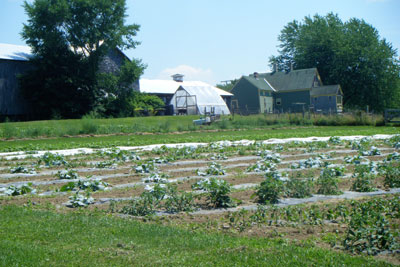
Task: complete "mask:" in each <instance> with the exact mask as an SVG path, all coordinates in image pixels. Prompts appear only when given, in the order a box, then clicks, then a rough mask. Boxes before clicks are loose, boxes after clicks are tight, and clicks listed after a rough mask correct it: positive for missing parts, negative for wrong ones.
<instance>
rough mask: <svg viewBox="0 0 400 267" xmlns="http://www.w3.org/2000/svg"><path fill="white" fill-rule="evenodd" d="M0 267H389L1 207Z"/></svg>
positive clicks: (281, 245)
mask: <svg viewBox="0 0 400 267" xmlns="http://www.w3.org/2000/svg"><path fill="white" fill-rule="evenodd" d="M0 265H1V266H132V265H135V266H158V265H161V266H165V265H168V266H343V265H345V266H385V265H387V264H385V263H383V262H379V261H376V260H375V259H373V258H371V257H360V256H351V255H349V254H346V253H341V252H335V251H332V250H327V249H322V248H317V247H314V246H312V245H302V246H299V245H294V244H293V243H290V241H286V240H284V239H265V238H247V237H235V236H230V235H224V234H213V233H203V232H191V231H187V230H182V229H178V228H173V227H166V226H160V225H156V224H146V223H141V222H137V221H134V220H132V219H127V218H117V217H114V216H110V215H106V214H101V213H94V212H92V213H85V212H79V211H78V212H73V213H68V214H60V213H56V212H54V211H40V210H33V209H31V208H29V207H16V206H3V207H1V206H0Z"/></svg>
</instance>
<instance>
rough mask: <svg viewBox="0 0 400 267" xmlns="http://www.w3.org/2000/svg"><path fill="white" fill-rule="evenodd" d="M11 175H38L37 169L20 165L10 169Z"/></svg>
mask: <svg viewBox="0 0 400 267" xmlns="http://www.w3.org/2000/svg"><path fill="white" fill-rule="evenodd" d="M10 172H11V173H26V174H36V170H35V168H28V167H25V166H21V165H18V166H16V167H13V168H11V169H10Z"/></svg>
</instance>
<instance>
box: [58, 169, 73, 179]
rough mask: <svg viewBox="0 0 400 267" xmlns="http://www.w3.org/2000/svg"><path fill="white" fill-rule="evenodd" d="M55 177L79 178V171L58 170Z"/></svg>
mask: <svg viewBox="0 0 400 267" xmlns="http://www.w3.org/2000/svg"><path fill="white" fill-rule="evenodd" d="M55 177H57V178H58V179H68V180H71V179H78V173H77V171H76V170H68V169H67V170H63V171H58V172H57V173H56V174H55Z"/></svg>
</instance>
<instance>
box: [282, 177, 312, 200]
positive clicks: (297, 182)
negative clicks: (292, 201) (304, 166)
mask: <svg viewBox="0 0 400 267" xmlns="http://www.w3.org/2000/svg"><path fill="white" fill-rule="evenodd" d="M285 189H286V191H285V195H286V196H288V197H294V198H306V197H311V196H312V193H313V190H314V182H313V181H312V180H311V179H299V178H295V177H293V176H292V177H290V179H289V180H288V181H286V182H285Z"/></svg>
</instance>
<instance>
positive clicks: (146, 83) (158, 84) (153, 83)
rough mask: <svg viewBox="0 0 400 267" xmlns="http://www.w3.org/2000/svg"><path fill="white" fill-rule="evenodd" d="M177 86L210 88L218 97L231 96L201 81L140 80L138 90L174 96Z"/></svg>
mask: <svg viewBox="0 0 400 267" xmlns="http://www.w3.org/2000/svg"><path fill="white" fill-rule="evenodd" d="M179 86H184V87H186V86H197V87H212V88H213V90H214V91H216V92H217V93H218V94H219V95H220V96H233V95H232V94H231V93H229V92H227V91H224V90H221V89H219V88H217V87H214V86H211V85H209V84H207V83H205V82H201V81H183V82H175V81H173V80H149V79H140V81H139V90H140V92H142V93H148V94H170V95H173V94H175V92H176V90H177V89H178V88H179Z"/></svg>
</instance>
